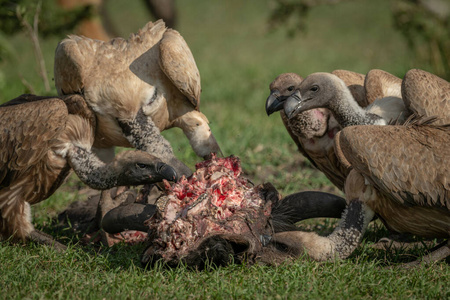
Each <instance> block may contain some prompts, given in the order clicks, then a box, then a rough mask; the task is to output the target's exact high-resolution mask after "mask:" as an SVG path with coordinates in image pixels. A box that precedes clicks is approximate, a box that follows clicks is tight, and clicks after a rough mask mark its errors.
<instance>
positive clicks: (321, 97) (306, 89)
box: [284, 73, 350, 120]
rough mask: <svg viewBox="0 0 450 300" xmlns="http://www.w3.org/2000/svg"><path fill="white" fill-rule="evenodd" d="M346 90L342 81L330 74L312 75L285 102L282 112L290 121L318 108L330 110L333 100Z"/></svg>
mask: <svg viewBox="0 0 450 300" xmlns="http://www.w3.org/2000/svg"><path fill="white" fill-rule="evenodd" d="M344 91H347V92H348V93H350V91H349V90H348V88H347V86H346V85H345V83H344V81H342V80H341V79H340V78H339V77H337V76H336V75H334V74H331V73H313V74H311V75H309V76H308V77H306V78H305V80H303V81H302V82H301V83H300V84H299V86H298V87H297V88H296V89H295V90H294V91H293V93H292V95H291V96H290V97H289V98H288V99H287V100H286V103H285V105H284V112H285V113H286V115H287V117H288V118H289V119H290V120H291V119H293V118H295V117H296V116H297V115H299V114H300V113H303V112H305V111H308V110H310V109H317V108H320V107H324V108H332V106H333V104H335V103H334V101H333V100H334V99H336V98H337V97H338V96H339V94H340V93H342V92H344Z"/></svg>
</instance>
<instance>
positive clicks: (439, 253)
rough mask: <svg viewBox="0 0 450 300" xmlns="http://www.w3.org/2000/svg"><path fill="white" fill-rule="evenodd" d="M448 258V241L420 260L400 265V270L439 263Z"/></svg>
mask: <svg viewBox="0 0 450 300" xmlns="http://www.w3.org/2000/svg"><path fill="white" fill-rule="evenodd" d="M449 256H450V240H449V241H445V242H443V243H441V244H439V245H438V246H436V247H435V248H434V250H432V251H431V252H430V253H429V254H427V255H426V256H424V257H422V259H419V260H415V261H413V262H409V263H406V264H403V265H401V267H402V268H406V269H408V268H414V267H417V266H419V265H420V264H422V263H424V264H427V265H428V264H432V263H434V262H437V261H440V260H442V259H445V258H447V257H449Z"/></svg>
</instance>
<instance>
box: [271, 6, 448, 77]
mask: <svg viewBox="0 0 450 300" xmlns="http://www.w3.org/2000/svg"><path fill="white" fill-rule="evenodd" d="M348 1H350V0H316V1H315V0H275V6H274V8H273V9H272V11H271V13H270V16H269V27H270V28H271V29H276V28H279V27H284V28H286V30H287V34H288V36H291V37H292V36H294V35H295V34H296V33H298V32H300V33H303V34H307V33H308V30H309V28H308V13H309V12H310V10H311V9H313V8H314V7H317V6H322V5H337V4H339V3H341V2H348ZM391 13H392V18H393V24H394V27H395V28H396V29H397V30H399V31H400V32H401V33H402V35H403V37H404V38H405V41H406V42H407V43H408V45H409V46H410V49H411V50H412V51H413V52H414V56H415V59H416V60H417V64H418V65H421V64H423V63H427V64H429V65H430V66H431V67H432V68H433V73H435V74H436V75H438V76H440V77H443V78H445V79H447V80H450V18H449V17H450V1H449V0H392V1H391Z"/></svg>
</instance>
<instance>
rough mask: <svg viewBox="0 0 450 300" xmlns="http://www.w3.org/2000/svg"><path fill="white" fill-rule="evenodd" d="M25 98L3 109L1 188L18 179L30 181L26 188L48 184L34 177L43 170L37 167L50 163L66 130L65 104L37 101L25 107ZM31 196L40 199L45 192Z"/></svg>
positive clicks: (0, 114) (0, 121) (0, 110)
mask: <svg viewBox="0 0 450 300" xmlns="http://www.w3.org/2000/svg"><path fill="white" fill-rule="evenodd" d="M25 96H26V97H30V95H25ZM23 98H24V97H18V98H16V99H13V100H11V101H9V102H7V103H5V104H4V105H2V106H1V107H0V145H2V148H1V149H0V188H3V187H7V186H9V185H10V184H11V183H13V182H14V181H15V180H16V179H18V178H22V179H24V180H25V179H26V182H24V183H23V184H26V183H33V185H34V182H35V181H39V180H41V181H42V180H45V178H44V179H43V178H40V176H39V174H34V172H35V171H37V170H38V169H40V168H35V167H36V165H38V164H39V163H41V162H42V161H46V160H45V159H44V158H45V156H47V155H48V152H49V149H51V148H52V147H53V146H56V145H57V144H58V136H59V135H60V134H61V132H62V131H63V130H64V129H65V124H66V120H67V115H68V113H67V107H66V105H65V104H64V102H63V101H61V100H60V99H58V98H47V99H42V97H36V98H35V99H34V100H35V101H32V99H31V101H30V102H29V103H26V102H25V103H24V99H23ZM42 167H43V168H49V167H50V166H47V165H43V166H41V168H42ZM24 174H26V176H25V177H24ZM35 186H39V185H37V184H36V185H35ZM31 192H34V194H36V195H37V194H39V193H40V192H41V191H39V190H34V191H31Z"/></svg>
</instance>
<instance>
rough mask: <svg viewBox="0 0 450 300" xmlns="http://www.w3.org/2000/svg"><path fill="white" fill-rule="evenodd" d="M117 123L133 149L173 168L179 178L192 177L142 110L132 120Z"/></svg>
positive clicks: (190, 172)
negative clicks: (149, 154) (150, 155)
mask: <svg viewBox="0 0 450 300" xmlns="http://www.w3.org/2000/svg"><path fill="white" fill-rule="evenodd" d="M118 122H119V126H120V127H121V128H122V132H123V134H124V135H125V137H126V138H127V140H128V141H129V142H130V144H131V145H132V146H133V147H134V148H136V149H137V150H141V151H144V152H147V153H151V154H153V155H155V156H157V157H158V158H160V159H161V160H162V161H163V162H165V163H166V164H169V165H171V166H172V167H174V168H175V170H176V171H177V173H178V174H179V175H180V176H181V175H186V177H189V176H190V175H192V171H191V170H190V169H189V168H188V167H187V166H186V165H184V164H183V163H182V162H181V161H179V160H178V159H177V158H176V157H175V154H174V153H173V150H172V147H171V146H170V143H169V141H168V140H166V139H165V138H164V137H163V136H162V135H161V132H160V131H159V128H158V126H156V125H155V123H154V122H153V121H152V119H151V118H150V117H149V116H147V115H145V114H144V112H143V110H142V108H141V109H140V110H139V111H138V113H137V114H136V117H135V118H134V119H133V120H118Z"/></svg>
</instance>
